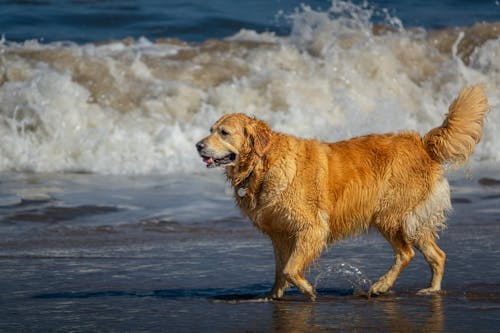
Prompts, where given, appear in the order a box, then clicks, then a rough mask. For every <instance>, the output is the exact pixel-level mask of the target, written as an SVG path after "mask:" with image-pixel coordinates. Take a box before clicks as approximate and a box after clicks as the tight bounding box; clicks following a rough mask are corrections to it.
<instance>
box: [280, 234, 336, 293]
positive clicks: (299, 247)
mask: <svg viewBox="0 0 500 333" xmlns="http://www.w3.org/2000/svg"><path fill="white" fill-rule="evenodd" d="M325 245H326V238H325V233H324V232H323V231H322V230H321V229H318V228H310V229H309V228H307V229H303V230H301V231H300V232H299V233H298V234H297V235H295V237H293V244H292V246H291V248H290V249H291V252H290V257H289V258H288V261H287V262H286V265H285V267H284V269H283V274H284V276H285V278H286V280H287V281H288V282H289V283H290V284H293V285H294V286H295V287H297V288H298V289H299V290H300V291H301V292H302V293H304V294H305V295H306V296H307V297H308V298H309V299H310V300H311V301H315V300H316V291H315V290H314V287H313V286H312V285H311V284H310V283H309V282H308V281H307V280H306V279H305V278H304V272H305V270H306V269H307V268H308V267H309V265H310V264H311V262H313V261H314V260H315V259H317V258H318V257H319V255H320V254H321V251H322V250H323V248H324V247H325Z"/></svg>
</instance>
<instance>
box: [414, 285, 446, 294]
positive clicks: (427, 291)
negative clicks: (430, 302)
mask: <svg viewBox="0 0 500 333" xmlns="http://www.w3.org/2000/svg"><path fill="white" fill-rule="evenodd" d="M440 292H441V289H437V288H432V287H429V288H424V289H420V290H419V291H417V295H434V294H439V293H440Z"/></svg>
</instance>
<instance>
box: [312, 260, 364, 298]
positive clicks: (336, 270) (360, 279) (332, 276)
mask: <svg viewBox="0 0 500 333" xmlns="http://www.w3.org/2000/svg"><path fill="white" fill-rule="evenodd" d="M327 279H328V280H329V281H339V280H345V281H347V282H348V283H349V286H350V287H351V288H352V289H353V293H354V294H355V295H364V294H366V293H367V292H368V290H370V287H371V285H372V282H371V281H370V279H369V278H368V276H366V274H365V273H363V271H361V269H360V268H358V267H356V266H354V265H351V264H349V263H340V264H330V265H327V266H326V267H319V273H318V275H317V276H316V279H315V280H314V288H317V287H318V284H319V283H320V281H324V280H327Z"/></svg>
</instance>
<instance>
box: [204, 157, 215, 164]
mask: <svg viewBox="0 0 500 333" xmlns="http://www.w3.org/2000/svg"><path fill="white" fill-rule="evenodd" d="M203 162H205V163H206V164H208V165H210V164H214V159H213V158H212V157H203Z"/></svg>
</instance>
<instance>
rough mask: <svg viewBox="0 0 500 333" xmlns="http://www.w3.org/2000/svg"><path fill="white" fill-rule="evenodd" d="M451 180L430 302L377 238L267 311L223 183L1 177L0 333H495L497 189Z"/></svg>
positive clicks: (266, 259)
mask: <svg viewBox="0 0 500 333" xmlns="http://www.w3.org/2000/svg"><path fill="white" fill-rule="evenodd" d="M475 174H476V175H475V176H473V177H471V178H470V179H463V175H459V176H458V177H455V179H452V181H451V185H452V191H453V193H452V199H453V205H454V212H453V214H452V215H451V216H450V218H449V221H448V229H446V230H445V231H444V232H443V233H442V235H441V239H440V241H439V244H440V246H441V247H442V248H443V250H445V252H446V253H447V265H446V271H445V276H444V280H443V288H444V292H443V293H442V294H440V295H432V296H419V295H416V294H415V292H416V291H417V290H418V289H419V288H422V287H425V286H426V284H427V283H428V280H429V278H430V273H429V269H428V267H427V265H426V263H425V261H424V259H423V257H422V256H421V255H420V254H417V256H415V259H414V260H413V261H412V262H411V263H410V265H409V266H408V267H407V269H406V270H405V271H404V272H403V273H402V274H401V276H400V278H399V279H398V280H397V282H396V284H395V286H394V289H393V292H392V293H391V294H388V295H384V296H380V297H372V298H367V297H366V295H365V293H366V291H367V290H368V288H369V286H370V284H371V283H372V282H374V281H376V279H377V278H378V277H379V276H380V275H381V274H383V273H384V272H385V270H386V269H387V268H388V267H389V266H390V265H391V260H392V252H391V249H390V247H389V245H388V244H387V243H386V242H385V240H383V239H382V237H381V236H380V235H378V234H377V233H375V232H370V233H368V234H366V235H362V236H360V237H359V238H356V239H348V240H345V241H343V242H340V243H338V244H335V245H334V246H333V247H331V248H330V250H329V251H327V252H325V253H324V255H323V256H322V258H321V260H320V261H319V262H318V263H317V265H316V266H315V267H313V268H312V269H311V271H310V273H309V279H310V280H311V281H316V287H317V289H318V301H317V302H315V303H310V302H308V301H307V300H306V299H305V298H304V297H303V296H302V295H301V294H300V293H298V292H297V291H296V290H294V289H291V290H289V291H288V292H287V294H286V297H285V298H284V299H283V300H280V301H265V300H264V299H263V296H264V295H265V293H266V292H267V291H268V290H269V289H270V288H271V286H272V282H273V278H274V259H273V253H272V249H271V244H270V242H269V240H268V239H267V238H266V237H265V236H264V235H262V234H260V233H259V232H258V231H257V230H255V229H254V228H253V227H252V226H251V224H250V222H248V221H246V220H245V219H244V218H242V217H241V215H240V214H239V212H238V211H237V209H236V208H235V206H234V203H233V202H232V200H231V198H230V196H229V195H227V193H226V189H225V185H224V181H223V177H222V175H213V174H212V175H210V176H207V175H206V174H200V175H195V176H189V177H181V176H175V177H174V176H168V177H160V176H144V177H131V176H113V177H109V176H96V175H88V174H45V175H44V174H31V175H30V174H4V175H2V176H1V177H0V235H1V236H0V299H1V302H0V313H2V315H1V316H0V331H5V332H69V331H72V332H95V331H116V332H124V331H131V332H332V331H333V332H336V331H341V332H346V331H347V332H349V331H358V332H470V331H474V332H494V331H496V330H497V329H498V325H499V324H500V265H499V264H498V263H499V262H500V251H499V250H498V246H497V244H498V238H499V236H500V184H499V183H500V182H499V180H500V178H499V177H497V176H495V174H494V173H493V174H489V175H487V174H482V173H480V172H475Z"/></svg>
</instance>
